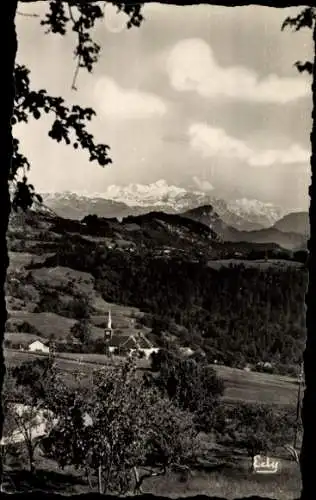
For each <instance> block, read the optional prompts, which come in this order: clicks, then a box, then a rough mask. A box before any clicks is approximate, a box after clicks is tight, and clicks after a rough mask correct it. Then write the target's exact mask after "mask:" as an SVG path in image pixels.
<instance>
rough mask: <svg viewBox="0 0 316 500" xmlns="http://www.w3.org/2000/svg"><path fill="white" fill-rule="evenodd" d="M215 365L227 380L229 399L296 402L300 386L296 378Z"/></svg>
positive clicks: (226, 395) (227, 395)
mask: <svg viewBox="0 0 316 500" xmlns="http://www.w3.org/2000/svg"><path fill="white" fill-rule="evenodd" d="M213 367H214V368H215V370H216V371H217V373H218V375H219V376H220V377H221V378H222V379H223V380H224V382H225V386H226V391H225V398H227V399H228V400H234V401H236V400H240V401H248V402H255V401H262V402H266V403H273V404H295V403H296V398H297V389H298V387H297V383H296V380H295V379H292V378H290V377H285V376H281V375H271V374H269V373H258V372H246V371H244V370H239V369H237V368H229V367H227V366H218V365H214V366H213Z"/></svg>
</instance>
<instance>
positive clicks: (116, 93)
mask: <svg viewBox="0 0 316 500" xmlns="http://www.w3.org/2000/svg"><path fill="white" fill-rule="evenodd" d="M94 94H95V99H96V101H97V102H98V108H99V109H100V111H101V112H102V113H103V115H104V116H107V117H110V118H114V119H117V120H121V119H123V120H126V119H132V120H133V119H135V120H136V119H145V118H150V117H151V116H163V115H164V114H165V113H166V111H167V107H166V104H165V103H164V101H163V100H162V99H161V98H160V97H158V96H156V95H154V94H150V93H147V92H141V91H139V90H126V89H123V88H120V87H119V86H118V85H117V84H116V83H115V82H114V80H111V79H110V78H106V77H103V78H101V79H100V80H99V81H98V82H97V84H96V86H95V89H94Z"/></svg>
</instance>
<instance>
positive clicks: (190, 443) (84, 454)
mask: <svg viewBox="0 0 316 500" xmlns="http://www.w3.org/2000/svg"><path fill="white" fill-rule="evenodd" d="M51 408H52V409H53V410H54V413H55V415H58V425H57V427H56V428H55V429H54V431H53V432H52V433H51V436H50V447H49V448H50V455H51V456H52V457H53V458H55V459H56V460H57V462H58V463H59V465H60V466H61V467H65V466H66V465H72V466H74V467H76V468H77V469H79V470H83V471H85V472H86V474H87V476H88V477H89V478H90V481H91V479H92V477H93V475H98V477H99V484H98V486H99V491H100V492H111V493H118V494H123V493H126V492H127V491H129V490H130V489H131V487H132V482H133V477H134V475H133V471H135V468H138V467H145V468H146V474H145V476H142V475H139V474H137V479H136V483H135V488H136V489H139V488H140V486H141V483H142V482H143V480H144V479H145V477H148V472H149V475H151V474H154V473H155V472H157V470H158V471H159V472H160V473H165V471H166V470H167V468H168V467H170V466H171V465H174V464H186V463H190V460H192V458H193V457H192V454H193V450H194V438H195V432H194V426H193V425H192V418H191V417H190V415H189V414H188V413H185V412H183V411H181V410H179V409H177V408H176V407H175V406H174V405H173V404H172V402H170V401H169V400H167V399H164V398H161V397H160V395H159V394H158V393H157V392H156V391H154V390H152V389H151V388H149V387H148V386H147V385H146V384H145V383H144V382H142V380H140V379H139V375H137V373H136V371H135V368H134V366H133V364H132V363H125V364H122V365H121V367H119V368H108V369H107V370H106V374H105V373H104V372H95V375H94V377H93V378H92V380H91V385H90V386H89V388H87V389H86V390H85V391H72V390H69V389H67V388H66V387H61V386H60V389H59V391H57V392H56V393H55V395H54V400H53V403H52V406H51Z"/></svg>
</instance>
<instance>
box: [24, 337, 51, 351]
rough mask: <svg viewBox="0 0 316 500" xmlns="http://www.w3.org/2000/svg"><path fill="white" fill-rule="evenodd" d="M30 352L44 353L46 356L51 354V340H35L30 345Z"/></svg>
mask: <svg viewBox="0 0 316 500" xmlns="http://www.w3.org/2000/svg"><path fill="white" fill-rule="evenodd" d="M28 350H29V351H31V352H43V353H45V354H48V353H49V340H35V341H34V342H32V343H31V344H29V348H28Z"/></svg>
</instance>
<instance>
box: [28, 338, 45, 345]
mask: <svg viewBox="0 0 316 500" xmlns="http://www.w3.org/2000/svg"><path fill="white" fill-rule="evenodd" d="M35 343H39V344H43V345H45V346H48V345H49V344H50V340H48V339H41V340H40V339H37V340H33V341H32V342H30V343H29V345H32V344H35Z"/></svg>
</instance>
